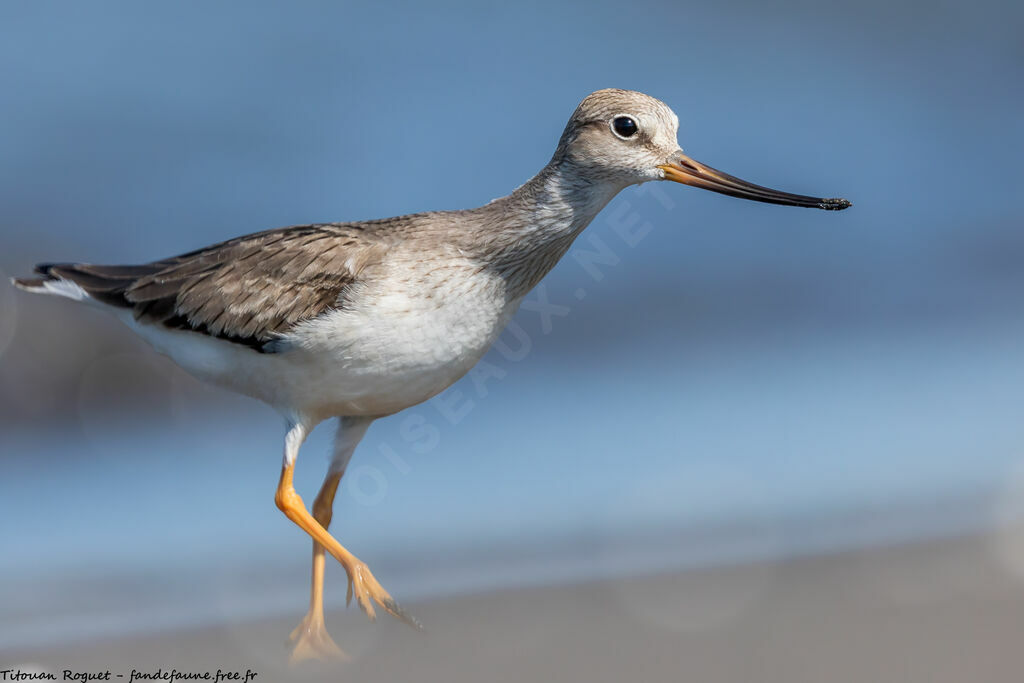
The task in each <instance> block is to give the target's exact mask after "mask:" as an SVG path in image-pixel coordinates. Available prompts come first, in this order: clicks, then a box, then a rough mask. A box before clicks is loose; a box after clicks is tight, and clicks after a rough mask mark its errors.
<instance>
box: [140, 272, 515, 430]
mask: <svg viewBox="0 0 1024 683" xmlns="http://www.w3.org/2000/svg"><path fill="white" fill-rule="evenodd" d="M465 285H466V286H464V287H462V288H461V289H459V288H456V289H454V290H449V291H447V292H445V296H444V297H437V298H436V299H433V298H430V297H422V296H417V295H416V294H415V293H413V294H410V295H406V294H402V293H396V292H388V293H382V294H381V295H380V296H374V295H373V293H372V292H364V293H361V295H360V297H359V299H358V300H359V302H360V304H359V305H358V306H356V307H353V308H345V309H340V310H336V311H333V312H331V313H329V314H327V315H324V316H321V317H320V318H317V319H315V320H312V321H308V322H306V323H302V324H301V325H299V326H298V327H297V328H296V329H295V330H294V331H293V332H292V333H291V334H290V335H288V337H286V343H285V344H284V345H283V347H284V348H283V349H282V350H281V351H280V352H278V353H258V352H256V351H254V350H252V349H250V348H248V347H246V346H242V345H239V344H234V343H231V342H227V341H225V340H221V339H216V338H211V337H208V336H205V335H202V334H198V333H195V332H183V331H176V330H169V329H167V328H164V327H162V326H160V325H140V324H138V323H136V322H135V321H134V320H132V319H131V317H130V315H129V316H122V317H123V318H125V322H126V323H128V324H129V325H130V326H131V327H132V328H134V329H135V331H136V332H138V333H139V334H140V335H142V336H143V337H144V338H146V339H147V340H148V341H149V342H150V343H151V344H153V346H154V347H155V348H157V350H159V351H161V352H162V353H165V354H167V355H169V356H170V357H171V358H172V359H173V360H174V361H175V362H176V363H178V364H179V365H181V366H182V367H183V368H184V369H185V370H187V371H188V372H189V373H191V374H193V375H195V376H197V377H199V378H200V379H203V380H205V381H210V382H213V383H215V384H219V385H222V386H226V387H228V388H230V389H233V390H235V391H238V392H240V393H243V394H247V395H249V396H253V397H255V398H258V399H260V400H263V401H265V402H267V403H269V404H270V405H272V406H274V407H275V408H277V409H278V410H280V411H281V412H282V413H284V414H285V415H289V416H298V415H302V416H308V417H311V418H315V419H326V418H328V417H332V416H335V415H369V416H382V415H389V414H391V413H395V412H398V411H399V410H402V409H404V408H407V407H409V406H412V405H415V404H417V403H420V402H422V401H425V400H427V399H428V398H430V397H432V396H434V395H435V394H437V393H439V392H441V391H443V390H444V389H445V388H447V387H448V386H450V385H451V384H452V383H454V382H455V381H456V380H458V379H459V378H460V377H462V376H463V375H464V374H465V373H466V372H467V371H468V370H469V369H470V368H472V367H473V365H474V364H476V362H477V361H478V360H479V359H480V358H481V356H483V354H484V353H485V352H486V351H487V349H488V348H490V346H491V344H492V343H493V342H494V340H495V339H496V338H497V336H498V334H499V333H500V332H501V330H502V329H503V328H504V327H505V324H506V323H507V322H508V320H509V318H510V317H511V315H512V314H513V313H514V312H515V309H516V307H517V305H518V301H514V302H508V301H506V300H505V299H504V294H503V292H504V287H503V284H502V283H501V282H500V281H497V280H496V281H493V282H492V281H487V280H484V279H483V278H482V277H480V278H478V279H477V280H474V281H473V282H472V283H469V282H467V283H465ZM470 285H472V286H470Z"/></svg>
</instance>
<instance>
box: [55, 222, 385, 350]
mask: <svg viewBox="0 0 1024 683" xmlns="http://www.w3.org/2000/svg"><path fill="white" fill-rule="evenodd" d="M382 251H383V249H382V248H381V247H380V245H379V243H378V242H377V241H376V240H374V239H372V238H370V237H369V236H368V235H367V234H366V233H365V232H364V231H363V230H362V229H360V227H359V225H358V224H326V225H308V226H298V227H291V228H281V229H279V230H271V231H267V232H262V233H256V234H253V235H247V236H245V237H239V238H236V239H233V240H229V241H227V242H222V243H220V244H215V245H213V246H210V247H207V248H205V249H200V250H198V251H193V252H190V253H188V254H182V255H181V256H177V257H174V258H170V259H165V260H162V261H155V262H153V263H148V264H144V265H138V266H96V265H90V264H48V265H41V266H39V267H38V268H37V271H38V272H40V273H42V274H43V275H45V276H47V277H50V278H63V279H66V280H71V281H72V282H75V283H76V284H78V285H79V286H81V287H82V288H83V289H84V290H85V291H86V292H88V293H89V295H91V296H92V297H93V298H95V299H97V300H99V301H102V302H103V303H107V304H111V305H114V306H120V307H126V308H131V309H132V310H133V312H134V314H135V317H136V318H137V319H139V320H141V321H145V322H150V323H155V324H162V325H166V326H168V327H172V328H177V329H183V330H191V331H194V332H197V333H201V334H207V335H210V336H214V337H219V338H222V339H226V340H228V341H231V342H235V343H238V344H245V345H247V346H250V347H252V348H254V349H256V350H258V351H268V350H272V349H273V346H274V345H272V344H270V345H268V342H272V341H274V340H275V339H277V338H279V337H280V335H281V334H282V333H285V332H287V331H288V330H289V329H291V328H292V327H294V326H295V325H296V324H298V323H300V322H302V321H304V320H310V319H312V318H315V317H317V316H318V315H320V314H322V313H324V312H325V311H327V310H329V309H332V308H335V307H338V306H340V305H342V304H343V300H344V294H345V292H346V291H347V290H349V289H350V288H351V287H352V285H353V284H355V283H356V282H357V281H358V277H359V272H360V271H361V270H362V268H363V267H365V266H366V265H367V264H368V263H370V262H372V261H373V260H375V259H376V258H379V257H380V255H381V254H382Z"/></svg>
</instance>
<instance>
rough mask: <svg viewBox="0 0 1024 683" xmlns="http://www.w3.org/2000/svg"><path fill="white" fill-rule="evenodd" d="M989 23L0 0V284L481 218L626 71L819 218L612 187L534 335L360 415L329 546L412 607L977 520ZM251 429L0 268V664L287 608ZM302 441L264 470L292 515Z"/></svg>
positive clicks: (1016, 88) (1021, 102) (992, 219)
mask: <svg viewBox="0 0 1024 683" xmlns="http://www.w3.org/2000/svg"><path fill="white" fill-rule="evenodd" d="M1022 21H1024V6H1022V5H1021V4H1020V3H1010V2H1005V3H1001V2H992V1H982V2H977V3H970V4H963V3H921V2H906V3H890V2H883V1H881V0H869V1H867V2H864V1H861V2H848V3H842V2H839V3H830V4H828V5H823V4H821V3H817V2H810V1H803V0H783V2H781V3H760V2H753V1H749V2H743V1H739V2H723V3H696V2H671V3H669V2H649V1H638V2H633V3H621V2H608V1H605V0H598V1H596V2H594V1H591V2H585V3H584V2H562V3H557V4H552V3H540V2H517V3H505V4H502V5H497V6H490V7H489V6H482V5H477V4H473V3H466V4H460V3H412V2H410V3H390V4H375V3H348V2H334V3H327V2H323V3H312V2H298V3H271V2H263V1H258V2H249V3H233V4H210V3H164V4H156V3H137V2H120V3H117V2H100V3H74V2H20V1H13V2H5V3H4V4H3V7H2V9H0V98H2V102H3V105H2V107H0V120H2V122H3V125H2V126H0V231H2V235H3V241H2V244H3V248H2V250H0V270H2V271H3V273H4V274H5V275H8V276H9V275H23V274H26V273H28V272H29V270H30V268H31V266H32V264H34V263H36V262H39V261H48V260H75V261H85V262H99V263H132V262H139V261H149V260H153V259H156V258H160V257H165V256H168V255H172V254H177V253H181V252H185V251H189V250H192V249H194V248H197V247H200V246H203V245H205V244H208V243H212V242H215V241H219V240H222V239H226V238H229V237H232V236H235V235H239V234H243V233H247V232H253V231H256V230H261V229H265V228H272V227H277V226H282V225H288V224H295V223H303V222H314V221H330V220H338V221H343V220H359V219H365V218H376V217H382V216H389V215H397V214H402V213H409V212H413V211H421V210H427V209H448V208H465V207H469V206H476V205H479V204H482V203H485V202H486V201H488V200H490V199H492V198H494V197H497V196H500V195H503V194H507V193H508V192H509V191H511V190H512V189H513V188H514V187H516V186H517V185H519V184H521V183H522V182H524V181H525V180H526V179H528V178H529V177H530V176H531V175H532V174H533V173H535V172H536V171H537V170H539V169H540V168H541V167H542V166H543V165H544V164H545V163H546V162H547V160H548V158H549V157H550V155H551V153H552V151H553V150H554V146H555V143H556V141H557V139H558V136H559V134H560V133H561V130H562V127H563V126H564V124H565V121H566V119H567V118H568V116H569V115H570V113H571V112H572V110H573V108H574V107H575V106H576V104H577V103H578V102H579V100H581V99H582V98H583V97H584V96H585V95H586V94H587V93H589V92H591V91H593V90H595V89H598V88H604V87H621V88H629V89H636V90H642V91H644V92H647V93H649V94H651V95H653V96H655V97H658V98H660V99H662V100H663V101H665V102H666V103H667V104H668V105H669V106H671V107H672V108H673V109H674V110H675V111H676V112H677V114H678V115H679V118H680V122H681V126H680V134H679V135H680V143H681V144H682V146H683V147H684V149H686V151H687V152H688V153H689V154H691V155H692V156H694V157H695V158H696V159H699V160H701V161H704V162H706V163H708V164H711V165H713V166H715V167H717V168H721V169H723V170H725V171H728V172H730V173H734V174H736V175H738V176H740V177H743V178H747V179H750V180H752V181H754V182H758V183H761V184H765V185H769V186H772V187H777V188H780V189H783V190H789V191H793V192H801V193H811V194H819V195H824V196H845V197H848V198H849V199H851V200H852V201H853V202H854V208H853V209H851V210H849V211H846V212H843V213H840V214H826V213H823V212H819V211H805V210H798V209H790V208H783V207H775V206H768V205H763V204H757V203H752V202H743V201H739V200H734V199H730V198H727V197H723V196H721V195H716V194H711V193H707V192H701V191H698V190H695V189H693V188H685V187H682V186H671V187H669V186H667V185H658V186H650V185H647V186H643V187H641V188H632V189H629V190H627V191H625V192H623V193H622V194H621V195H620V196H619V197H618V198H617V199H616V200H615V201H614V202H613V203H612V204H611V205H610V206H609V207H608V208H607V209H606V210H605V212H604V213H603V214H602V215H600V216H599V217H598V218H597V219H596V220H595V221H594V223H593V224H592V226H591V227H590V228H589V229H588V232H586V233H585V234H584V236H583V237H582V238H581V239H580V241H579V242H578V244H577V245H576V248H575V249H574V250H573V251H572V252H570V255H569V256H568V257H567V258H566V259H565V260H564V261H563V263H561V264H560V265H559V266H558V267H557V268H556V269H555V271H554V272H553V273H552V274H551V275H550V276H549V278H548V279H547V280H546V281H545V284H544V289H543V290H542V294H543V296H545V297H546V298H547V299H548V300H549V301H550V302H552V303H553V304H556V305H558V306H560V308H559V311H558V312H559V315H557V316H553V317H551V318H549V319H547V323H550V324H546V323H545V318H543V317H542V316H541V315H538V313H537V312H536V311H533V310H524V311H521V312H520V314H519V316H518V318H517V319H516V327H515V330H514V333H508V334H506V336H505V337H503V340H504V353H503V352H502V351H500V350H496V351H494V352H492V353H491V354H490V355H489V356H488V357H487V359H486V363H487V364H486V365H484V366H482V368H481V370H479V371H478V372H477V373H475V374H474V375H471V376H469V377H467V378H466V379H464V380H463V381H462V382H460V383H459V384H457V385H456V386H455V387H453V388H452V389H451V390H449V391H448V392H446V393H445V394H443V395H442V396H441V397H439V398H437V399H435V400H433V401H431V402H430V403H427V404H425V405H423V406H419V407H417V408H415V409H413V410H411V411H410V412H409V413H407V414H402V415H399V416H395V417H393V418H390V419H388V420H384V421H381V422H378V423H377V424H376V425H375V426H374V427H373V429H372V430H371V431H370V433H369V435H368V437H367V438H366V440H365V441H364V442H363V445H362V446H361V448H360V450H359V451H358V452H357V454H356V458H355V461H354V463H353V468H352V469H351V470H350V472H349V476H348V477H347V478H346V481H345V482H344V483H343V485H342V489H341V492H342V495H341V496H339V500H338V503H337V507H336V514H335V527H333V529H334V530H335V531H336V533H337V535H338V536H339V537H340V538H341V540H342V542H343V543H345V544H346V545H347V546H348V547H350V548H351V549H352V550H353V551H354V552H355V553H356V554H357V555H359V556H361V557H362V558H363V559H365V560H366V561H367V562H368V563H369V564H370V565H371V566H372V567H374V570H375V573H376V574H377V576H378V578H380V579H381V581H382V583H383V584H384V585H385V586H387V587H388V588H389V590H390V591H391V592H392V593H393V594H395V595H397V596H399V597H405V598H407V599H422V598H428V597H431V596H436V595H442V594H445V593H450V592H455V591H462V590H484V589H487V588H494V587H500V586H508V585H514V584H522V583H538V582H551V581H566V580H575V579H579V578H588V577H594V576H607V575H615V574H620V573H622V572H651V571H659V570H661V569H665V568H678V567H685V566H695V565H709V564H711V565H714V564H716V563H728V562H736V561H743V560H744V559H747V558H765V557H769V558H770V557H780V556H788V555H792V554H797V553H808V552H822V551H829V550H833V549H838V548H843V547H850V546H856V545H862V544H875V543H891V542H897V541H902V540H906V539H914V538H921V537H925V536H932V535H935V534H950V533H960V532H963V531H969V530H971V529H976V528H981V527H985V526H991V525H993V524H999V523H1002V522H1003V521H1005V520H1006V519H1007V518H1010V517H1016V516H1017V513H1016V510H1017V509H1018V506H1017V504H1016V502H1015V501H1016V500H1017V498H1018V496H1017V491H1018V490H1019V489H1020V484H1021V480H1022V473H1024V470H1022V469H1021V465H1022V463H1024V423H1022V421H1021V419H1020V411H1021V406H1022V405H1024V345H1022V344H1021V343H1020V340H1021V338H1022V335H1024V309H1022V304H1021V292H1022V290H1024V231H1022V227H1024V226H1022V220H1021V189H1020V188H1021V181H1022V180H1024V177H1022V170H1021V169H1022V166H1021V162H1020V157H1021V153H1022V152H1024V117H1022V116H1021V111H1022V110H1024V88H1022V87H1021V73H1022V67H1024V41H1022V39H1021V34H1022V33H1021V28H1022ZM623 226H626V230H625V231H624V230H623ZM623 234H626V235H627V237H629V236H630V235H632V236H634V237H636V236H637V235H639V236H640V238H639V239H633V238H630V239H623ZM595 240H596V241H595ZM595 251H604V252H605V253H610V254H612V255H613V257H611V258H608V259H606V260H607V261H609V263H606V264H604V265H599V266H597V267H596V268H595V266H594V265H593V264H590V265H588V263H590V262H589V261H588V257H587V252H595ZM5 280H6V278H5ZM532 300H534V301H536V300H537V298H536V296H534V297H533V299H532ZM282 435H283V432H282V425H281V423H280V421H279V419H278V418H277V416H276V415H275V414H274V413H273V412H272V411H270V410H269V409H268V408H266V407H264V406H262V405H259V404H256V403H254V402H251V401H249V400H247V399H243V398H239V397H235V396H231V395H228V394H226V393H224V392H221V391H220V390H216V389H212V388H208V387H204V386H202V385H200V384H199V383H198V382H196V381H194V380H192V379H191V378H189V377H188V376H187V375H185V374H184V373H183V372H181V371H180V370H178V369H177V368H176V367H174V366H173V365H172V364H171V363H170V362H169V361H167V360H166V359H164V358H162V357H160V356H158V355H156V354H155V353H154V352H152V351H151V350H149V349H148V348H147V347H146V346H145V345H144V344H143V343H142V342H141V341H138V340H136V339H135V338H133V337H132V336H131V335H130V334H129V333H128V332H127V331H126V330H125V329H123V328H122V327H121V326H120V325H119V323H117V322H116V321H115V320H114V319H113V318H111V317H108V316H104V315H103V314H101V313H99V312H97V311H94V310H89V309H86V308H84V307H76V306H74V305H72V304H71V303H70V302H67V301H63V300H51V299H47V298H41V297H30V296H28V295H25V294H22V293H18V292H15V291H14V290H13V289H12V288H10V287H9V286H7V285H3V288H2V289H0V457H2V461H3V476H2V478H0V501H2V502H0V511H2V514H0V528H2V540H3V542H4V546H5V552H4V553H2V554H0V592H2V598H0V600H2V603H3V609H2V616H0V647H2V646H16V645H24V644H29V643H39V642H46V641H48V640H54V639H61V638H74V637H81V636H82V635H84V634H86V633H89V634H95V633H97V632H104V631H105V632H107V633H111V634H117V633H122V632H125V631H126V630H133V631H137V630H139V629H147V628H162V627H166V626H172V625H180V624H194V623H202V622H204V621H209V620H217V619H234V618H242V617H245V616H247V615H258V614H267V613H289V612H294V613H295V615H296V617H298V615H299V614H300V612H301V611H302V609H303V608H304V604H305V599H306V597H305V596H306V591H307V584H306V581H307V572H308V567H307V564H308V553H309V543H308V540H307V539H306V538H305V537H304V536H303V535H302V534H301V533H300V532H299V531H298V530H297V529H295V528H293V527H292V525H291V524H290V523H289V522H287V520H285V519H284V517H283V516H281V515H280V514H279V513H278V512H277V510H276V509H275V507H274V505H273V502H272V495H273V489H274V487H275V485H276V478H277V474H278V468H279V464H280V461H279V457H280V451H281V438H282ZM410 435H415V436H416V438H408V437H410ZM330 437H331V433H330V428H327V427H324V428H321V429H320V430H319V431H318V432H317V433H316V434H315V435H314V437H313V438H312V439H311V441H310V442H309V443H308V444H307V446H306V447H305V448H304V450H303V453H302V456H301V457H300V460H299V465H298V479H299V487H300V490H301V491H302V492H303V493H304V494H305V496H306V498H307V500H311V499H312V496H313V493H314V491H315V489H316V487H317V485H318V483H319V480H320V477H321V476H322V475H323V473H324V468H325V461H326V457H325V456H326V454H327V453H328V449H329V445H328V444H329V439H330ZM455 570H457V571H455ZM331 572H332V573H331V574H329V577H328V578H329V583H328V588H327V593H328V602H329V604H330V605H332V606H338V605H340V604H342V601H343V596H344V588H343V580H342V575H341V572H340V570H338V569H337V568H336V567H332V568H331ZM453 572H454V573H453ZM146 606H150V607H154V609H152V610H148V611H146V612H145V613H143V612H140V608H141V607H146Z"/></svg>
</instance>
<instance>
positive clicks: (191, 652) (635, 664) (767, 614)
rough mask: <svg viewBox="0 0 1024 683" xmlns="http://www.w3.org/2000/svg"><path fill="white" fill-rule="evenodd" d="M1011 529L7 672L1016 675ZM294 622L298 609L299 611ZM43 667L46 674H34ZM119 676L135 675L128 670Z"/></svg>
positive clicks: (46, 657)
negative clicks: (341, 656) (337, 651)
mask: <svg viewBox="0 0 1024 683" xmlns="http://www.w3.org/2000/svg"><path fill="white" fill-rule="evenodd" d="M1008 538H1009V539H1010V540H1011V541H1012V537H1008V536H1007V535H1006V534H1005V533H1004V534H1000V535H994V534H979V535H975V536H972V537H968V538H959V539H954V540H941V541H929V542H922V543H915V544H912V545H902V546H895V547H890V548H882V549H872V550H859V551H851V552H844V553H840V554H834V555H830V556H824V557H822V556H819V557H807V558H799V559H791V560H786V561H781V562H777V563H758V564H750V565H743V566H735V567H730V568H724V569H715V570H701V571H688V572H682V573H676V574H672V575H661V576H651V577H643V578H629V579H620V580H614V581H601V582H591V583H583V584H575V585H564V586H554V587H544V588H536V589H516V590H509V591H505V592H492V593H487V594H479V595H470V596H462V597H456V598H451V599H447V600H441V601H434V602H425V603H420V604H414V605H409V607H410V608H411V609H412V611H414V612H415V613H416V614H417V616H419V617H420V618H421V619H422V620H423V621H424V622H425V624H426V625H427V631H426V632H424V633H416V632H414V631H412V630H411V629H408V628H407V627H405V626H403V625H401V624H399V623H397V622H395V621H393V620H390V619H388V618H386V617H385V618H384V619H382V620H381V621H379V622H378V623H376V624H372V625H371V624H369V623H367V622H366V620H365V619H363V618H362V617H361V616H360V615H358V614H357V613H356V612H355V611H354V610H348V611H347V612H345V611H332V612H331V613H330V614H329V615H328V623H329V625H330V627H331V630H332V632H333V633H334V635H335V637H336V639H337V640H338V642H339V643H340V644H342V646H343V647H345V648H346V650H347V651H348V653H349V654H350V655H351V661H349V662H347V663H344V664H337V665H330V666H327V665H305V666H300V667H298V668H293V669H289V668H287V667H286V666H285V665H284V662H285V659H286V654H287V652H286V648H285V645H284V639H285V636H286V635H287V633H288V632H289V630H290V629H291V627H292V626H293V625H294V624H293V619H292V618H288V619H271V620H263V621H255V622H250V623H223V624H219V625H216V626H212V627H208V628H204V629H197V630H185V631H178V632H166V633H162V634H158V635H147V636H140V637H135V638H123V639H117V640H109V641H101V642H89V643H78V644H75V645H67V646H61V647H51V648H43V649H31V650H22V651H10V652H6V653H3V654H2V655H0V657H2V664H3V666H2V668H3V669H10V668H17V667H21V668H22V669H23V670H35V671H39V670H45V671H51V672H54V673H55V674H57V677H58V680H61V679H62V675H63V674H62V672H63V670H64V669H71V670H72V671H74V672H104V671H106V670H110V671H111V672H112V676H114V678H112V679H111V680H126V681H127V680H129V678H130V673H131V670H132V669H135V670H138V671H143V672H150V673H152V672H155V671H156V670H157V669H158V668H162V669H163V671H165V672H166V671H169V670H171V669H177V670H179V671H191V672H204V671H210V672H212V673H215V672H216V671H217V670H218V669H222V670H236V671H239V672H240V673H241V674H242V675H243V676H244V674H245V672H246V671H247V670H251V671H253V672H256V673H257V674H258V676H257V678H256V679H254V680H256V681H259V682H268V681H290V680H296V681H320V680H323V681H328V680H330V681H338V680H345V681H406V680H408V681H418V682H422V683H426V682H434V681H436V682H438V683H442V682H444V683H451V682H453V681H474V682H475V681H493V682H501V681H515V682H517V683H518V682H521V681H577V680H579V681H584V680H585V681H591V682H595V683H596V682H603V681H632V680H641V681H655V680H693V681H702V682H713V681H730V682H735V681H760V682H768V681H779V682H785V683H797V682H799V681H808V682H812V681H813V682H815V683H820V682H821V681H830V682H835V683H839V682H842V681H850V682H851V683H853V682H857V683H862V682H864V681H929V682H930V683H938V682H941V681H949V682H950V683H953V682H956V683H963V682H964V681H974V682H977V681H999V682H1000V683H1003V682H1006V681H1012V680H1017V679H1018V678H1019V676H1020V671H1021V667H1022V664H1024V661H1022V660H1024V654H1022V652H1024V650H1022V648H1021V646H1020V643H1021V638H1022V634H1024V584H1022V580H1021V577H1020V576H1019V575H1017V574H1016V572H1015V570H1014V569H1013V566H1014V562H1015V560H1014V558H1013V556H1012V554H1008V550H1007V549H1008V548H1010V549H1012V543H1010V544H1009V545H1008V543H1007V539H1008ZM295 616H296V618H297V617H298V616H299V615H298V614H296V615H295ZM33 667H34V668H33ZM119 673H120V674H121V675H122V676H123V679H117V678H116V675H117V674H119Z"/></svg>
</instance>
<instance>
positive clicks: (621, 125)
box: [612, 116, 637, 138]
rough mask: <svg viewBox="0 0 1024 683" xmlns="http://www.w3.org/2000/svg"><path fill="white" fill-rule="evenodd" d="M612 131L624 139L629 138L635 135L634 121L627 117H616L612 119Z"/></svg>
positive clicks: (635, 126)
mask: <svg viewBox="0 0 1024 683" xmlns="http://www.w3.org/2000/svg"><path fill="white" fill-rule="evenodd" d="M612 130H614V131H615V134H616V135H621V136H622V137H624V138H631V137H633V136H634V135H636V131H637V125H636V121H634V120H633V119H631V118H629V117H628V116H616V117H615V118H614V119H612Z"/></svg>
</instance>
